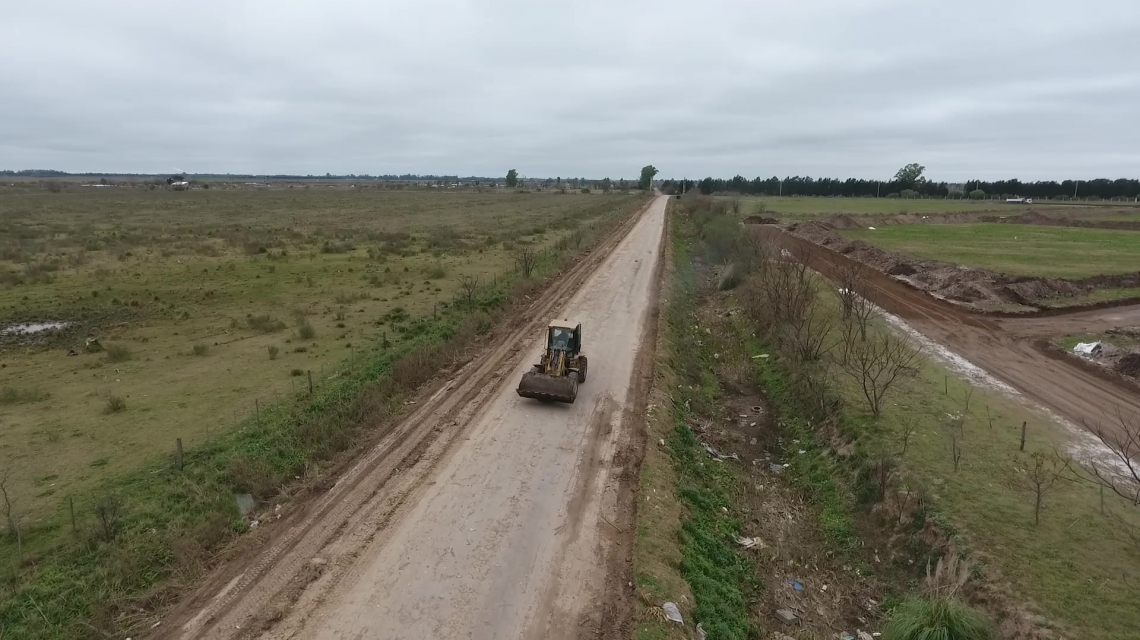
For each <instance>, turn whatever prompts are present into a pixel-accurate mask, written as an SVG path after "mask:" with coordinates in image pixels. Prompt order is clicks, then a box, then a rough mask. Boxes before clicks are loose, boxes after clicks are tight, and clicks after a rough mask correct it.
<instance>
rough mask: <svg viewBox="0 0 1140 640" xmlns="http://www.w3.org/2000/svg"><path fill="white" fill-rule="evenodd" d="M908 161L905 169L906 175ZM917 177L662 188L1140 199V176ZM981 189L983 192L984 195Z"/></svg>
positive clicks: (676, 183) (740, 179)
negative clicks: (958, 179) (940, 179)
mask: <svg viewBox="0 0 1140 640" xmlns="http://www.w3.org/2000/svg"><path fill="white" fill-rule="evenodd" d="M913 166H916V165H908V166H907V167H904V168H903V169H900V171H899V173H900V174H903V173H904V171H905V170H906V169H907V168H910V167H913ZM918 168H919V169H920V171H919V172H918V175H917V176H915V177H913V178H912V177H911V176H910V175H909V174H908V175H896V176H895V178H892V179H891V180H866V179H863V178H847V179H838V178H812V177H810V176H792V177H788V178H784V179H782V180H781V179H780V178H778V177H776V176H772V177H771V178H759V177H757V178H753V179H752V180H749V179H747V178H745V177H744V176H740V175H737V176H735V177H733V178H730V179H727V180H726V179H722V178H712V177H709V178H705V179H703V180H666V181H664V182H663V183H662V185H661V189H662V191H663V192H666V193H679V192H684V191H689V190H692V189H699V190H700V192H701V193H703V194H706V195H707V194H713V193H736V194H741V195H758V196H777V195H784V196H821V197H847V198H875V197H880V198H900V197H902V198H907V197H910V198H917V197H927V198H970V197H974V198H977V197H979V195H980V197H995V196H1003V197H1015V196H1016V197H1022V198H1039V199H1064V198H1073V197H1074V196H1075V197H1077V198H1081V199H1102V200H1112V199H1129V200H1132V199H1136V198H1138V197H1140V180H1134V179H1118V180H1110V179H1107V178H1100V179H1096V180H1063V181H1061V182H1057V181H1055V180H1044V181H1038V182H1022V181H1021V180H1017V179H1013V180H989V181H987V180H970V181H968V182H963V183H952V182H936V181H932V180H926V179H925V178H922V177H921V169H922V167H918ZM979 192H980V194H979Z"/></svg>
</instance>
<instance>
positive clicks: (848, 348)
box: [836, 331, 924, 417]
mask: <svg viewBox="0 0 1140 640" xmlns="http://www.w3.org/2000/svg"><path fill="white" fill-rule="evenodd" d="M839 344H840V348H839V353H838V356H837V357H836V363H837V364H838V365H839V367H840V369H841V370H842V371H843V372H844V373H845V374H847V375H848V376H850V377H851V378H853V379H854V380H855V381H856V382H857V383H858V384H859V386H860V389H861V390H862V392H863V397H864V398H865V399H866V401H867V408H868V409H870V410H871V414H872V415H874V416H876V417H877V416H878V415H879V414H880V413H882V407H883V397H884V396H886V394H887V392H888V391H890V390H891V388H892V387H893V386H894V385H895V383H897V382H898V381H899V380H900V379H902V378H905V377H908V376H913V375H915V374H916V373H917V372H918V369H919V367H920V366H922V362H923V359H924V356H923V353H922V350H921V347H920V345H918V344H917V343H915V341H914V340H912V339H911V338H910V337H909V336H905V335H904V336H898V335H895V334H893V333H890V332H883V333H877V334H876V333H873V334H870V335H868V336H867V339H865V340H863V339H860V337H859V336H858V335H856V334H855V332H854V331H848V332H845V334H844V337H843V340H841V341H840V343H839Z"/></svg>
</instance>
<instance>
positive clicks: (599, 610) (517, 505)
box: [159, 197, 667, 640]
mask: <svg viewBox="0 0 1140 640" xmlns="http://www.w3.org/2000/svg"><path fill="white" fill-rule="evenodd" d="M666 201H667V199H666V198H664V197H659V198H657V199H656V200H655V201H654V202H653V203H652V204H651V205H650V206H649V208H648V209H647V210H646V212H645V213H644V214H642V215H641V217H640V218H639V219H638V220H637V221H636V222H635V223H631V228H630V229H629V230H628V234H627V235H625V236H624V239H621V240H620V243H619V244H616V247H614V246H611V247H601V248H600V249H601V251H600V253H599V255H598V256H597V257H596V258H595V259H594V260H593V261H591V260H589V259H587V260H586V261H584V263H583V264H581V265H579V266H578V267H577V268H576V269H575V270H574V271H572V272H571V273H569V274H567V276H566V277H565V278H564V280H565V282H563V283H562V284H561V285H559V286H557V287H555V290H554V291H551V292H548V293H547V294H546V301H545V302H542V301H540V303H541V304H538V305H537V307H536V309H535V310H534V312H533V315H534V317H533V319H532V320H531V321H530V322H528V323H526V324H525V326H522V327H519V328H518V329H517V330H516V331H514V332H513V333H512V334H510V335H509V336H507V337H505V338H504V339H503V342H502V344H501V345H500V346H499V347H497V348H496V349H495V350H494V351H492V352H491V353H490V354H486V357H485V358H483V359H481V360H478V361H476V362H473V363H472V364H471V365H469V366H467V367H466V368H465V369H464V370H462V371H460V373H459V374H458V375H457V376H456V377H455V379H453V380H452V381H451V382H450V383H448V384H447V385H446V386H444V387H443V388H442V389H440V391H439V392H438V393H436V394H435V395H433V396H431V397H430V398H427V399H425V400H424V401H423V402H422V403H421V404H422V407H421V408H420V409H419V410H418V411H417V412H416V414H414V415H413V416H411V417H410V418H409V419H407V420H405V421H404V422H402V423H401V424H400V425H399V426H397V427H396V428H394V429H393V431H392V433H391V434H390V435H389V436H387V437H385V438H384V439H383V440H382V441H380V442H379V443H378V444H377V445H376V447H375V448H374V449H373V450H371V451H369V452H368V453H367V454H366V455H364V456H362V458H361V459H360V460H359V461H358V462H357V463H356V465H355V466H354V467H353V468H351V469H350V470H348V471H347V472H346V473H345V474H344V475H343V476H342V477H341V478H340V479H339V480H338V482H337V484H336V485H335V486H334V487H332V488H331V489H330V490H329V491H328V492H327V493H326V494H325V495H324V496H322V497H321V498H320V499H318V500H314V501H313V502H312V504H309V505H306V506H304V508H303V509H301V510H300V511H299V512H297V513H294V514H291V515H290V516H289V517H288V518H286V519H285V520H283V521H282V522H281V523H279V524H278V525H277V526H278V527H279V529H280V531H279V532H278V533H275V534H274V535H273V536H271V537H270V538H269V539H268V540H267V541H266V544H265V546H264V547H263V548H262V549H261V550H260V551H259V552H258V553H256V554H250V556H249V557H247V558H245V559H244V560H243V561H242V562H241V563H240V564H237V565H235V566H232V567H229V568H224V569H223V570H222V571H219V572H218V573H217V574H216V575H215V576H213V578H212V579H211V580H210V581H209V583H208V584H207V585H206V586H205V588H204V589H202V591H201V592H200V593H199V594H198V595H197V596H196V597H194V598H191V599H190V600H189V601H188V602H187V603H186V604H184V605H183V606H182V607H181V608H180V609H179V610H178V611H176V612H174V613H173V614H172V616H171V617H170V618H169V619H168V620H166V621H164V623H163V626H162V631H160V632H159V635H160V636H162V637H170V638H187V639H189V638H252V637H263V638H306V639H307V638H327V639H334V638H337V639H340V638H352V639H354V640H363V639H370V640H371V639H381V638H417V639H419V638H423V639H428V638H439V639H447V638H476V639H478V638H573V637H579V636H595V635H599V634H600V632H601V631H602V630H604V629H606V628H608V627H612V626H613V625H614V624H616V622H615V614H614V611H613V605H614V603H615V602H617V601H618V600H620V598H621V597H624V594H623V592H624V590H625V581H624V578H622V579H621V580H618V579H617V578H618V577H620V576H621V574H622V571H621V567H622V565H623V562H624V560H623V558H624V551H623V546H624V545H627V544H628V539H629V536H630V535H632V534H631V533H629V532H631V531H632V527H631V526H630V525H631V523H632V509H631V508H630V501H631V496H632V493H631V486H632V484H631V483H632V482H636V478H635V474H634V473H632V471H631V469H630V467H629V464H630V462H631V461H632V460H636V459H637V457H636V455H637V454H636V450H637V447H638V446H639V438H641V437H642V436H640V435H639V434H640V428H639V427H640V425H639V423H638V419H639V416H640V413H639V412H640V411H641V410H643V408H644V392H645V387H646V383H647V381H648V379H649V378H648V375H651V372H650V371H648V368H647V367H645V366H644V364H645V359H646V358H648V357H651V351H652V344H651V337H649V338H647V337H646V336H652V335H653V334H652V332H651V331H647V328H648V327H649V326H650V322H649V321H650V320H651V319H652V314H653V313H655V311H654V309H655V297H656V291H657V284H658V275H659V273H658V268H657V267H658V263H659V257H660V255H659V254H660V250H661V241H662V238H663V229H664V220H665V216H664V210H665V204H666ZM614 243H617V240H616V239H615V240H614ZM610 249H612V253H609V254H608V256H607V255H605V254H606V252H607V251H608V250H610ZM575 290H577V293H576V294H574V295H573V298H572V299H571V300H570V302H569V303H568V304H566V305H565V307H564V312H563V308H561V306H560V305H559V301H560V300H562V299H564V296H565V295H568V294H569V293H572V292H573V291H575ZM554 316H558V317H563V316H567V317H570V318H572V319H574V320H576V321H580V322H582V324H583V332H584V344H585V351H586V353H587V355H588V356H589V357H590V371H589V379H588V380H587V382H586V383H585V384H583V385H582V386H581V388H580V390H579V393H578V399H577V402H576V403H575V404H573V405H562V404H543V403H539V402H537V401H534V400H525V399H523V398H520V397H518V396H517V395H516V394H515V387H516V386H517V384H518V380H519V377H520V376H521V375H522V373H523V372H524V371H525V370H526V369H527V368H528V367H529V366H530V365H531V364H532V363H533V362H534V361H536V359H537V357H538V354H539V353H540V350H541V347H542V344H541V341H540V335H541V331H542V327H544V326H545V324H546V322H547V321H548V320H549V319H551V318H552V317H554ZM639 358H640V359H641V360H640V361H639Z"/></svg>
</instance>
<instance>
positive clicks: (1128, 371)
mask: <svg viewBox="0 0 1140 640" xmlns="http://www.w3.org/2000/svg"><path fill="white" fill-rule="evenodd" d="M1116 372H1117V373H1119V374H1120V375H1124V376H1131V377H1133V378H1140V353H1128V354H1125V355H1124V356H1122V357H1121V358H1120V359H1119V360H1117V361H1116Z"/></svg>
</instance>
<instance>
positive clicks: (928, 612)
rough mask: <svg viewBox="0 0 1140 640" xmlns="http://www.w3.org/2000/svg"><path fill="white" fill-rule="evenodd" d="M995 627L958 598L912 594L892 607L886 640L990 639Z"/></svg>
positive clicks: (884, 639)
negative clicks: (916, 595)
mask: <svg viewBox="0 0 1140 640" xmlns="http://www.w3.org/2000/svg"><path fill="white" fill-rule="evenodd" d="M993 637H994V635H993V628H992V626H991V625H990V623H989V621H988V620H986V619H985V618H983V617H982V616H980V615H979V614H978V613H977V612H976V611H974V610H973V609H971V608H969V607H968V606H966V605H964V604H962V603H961V602H960V601H958V600H955V599H947V598H912V599H909V600H906V601H904V602H902V603H900V604H899V605H898V606H896V607H895V608H894V610H893V611H891V619H890V621H889V622H888V623H887V628H886V631H884V632H883V640H990V639H991V638H993Z"/></svg>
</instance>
